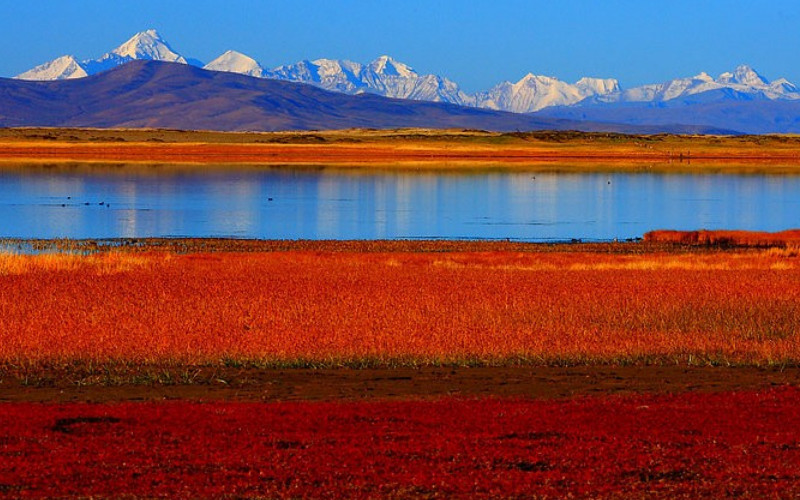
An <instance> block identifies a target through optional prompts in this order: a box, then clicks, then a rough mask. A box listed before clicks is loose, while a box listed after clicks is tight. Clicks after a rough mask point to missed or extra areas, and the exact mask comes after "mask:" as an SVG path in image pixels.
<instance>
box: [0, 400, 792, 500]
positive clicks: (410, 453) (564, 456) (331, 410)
mask: <svg viewBox="0 0 800 500" xmlns="http://www.w3.org/2000/svg"><path fill="white" fill-rule="evenodd" d="M123 492H124V494H126V495H134V496H140V497H155V496H166V497H185V498H188V497H192V498H194V497H203V496H204V497H208V496H213V497H218V496H223V495H227V496H236V497H238V496H265V497H315V498H367V497H376V496H379V497H409V496H412V497H441V498H453V497H457V498H472V497H525V498H529V497H535V496H544V497H552V498H564V497H568V496H570V495H575V496H579V497H592V498H619V497H626V498H629V497H635V498H640V497H648V498H650V497H669V498H675V497H684V498H696V497H702V496H705V497H715V498H717V497H722V496H740V497H746V498H765V497H779V496H780V497H787V498H788V497H797V495H800V391H798V390H797V389H794V388H778V389H772V390H769V391H762V392H752V391H751V392H740V393H716V394H708V393H683V394H680V395H640V396H625V397H621V396H607V397H604V398H585V397H583V398H578V399H574V400H550V401H534V400H507V399H506V400H502V399H501V400H498V399H480V400H461V399H452V398H445V399H441V400H437V401H398V402H387V401H373V402H349V403H343V402H287V403H268V404H265V403H230V402H228V403H219V402H217V403H191V402H185V401H181V402H162V403H118V404H65V405H61V404H36V403H10V404H5V405H0V496H5V497H9V498H11V497H14V498H16V497H40V496H58V497H61V496H100V497H105V496H117V495H119V494H121V493H123Z"/></svg>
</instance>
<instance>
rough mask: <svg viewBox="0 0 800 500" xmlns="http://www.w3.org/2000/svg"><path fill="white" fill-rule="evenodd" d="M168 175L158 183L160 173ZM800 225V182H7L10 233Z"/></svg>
mask: <svg viewBox="0 0 800 500" xmlns="http://www.w3.org/2000/svg"><path fill="white" fill-rule="evenodd" d="M157 172H158V173H157ZM791 227H800V176H768V175H721V174H704V175H672V174H651V173H597V174H586V173H580V174H570V173H541V172H540V173H531V172H527V173H520V172H514V173H512V172H508V171H504V172H479V173H475V172H466V171H465V172H464V173H450V172H448V173H441V172H438V173H437V172H409V171H400V172H397V171H394V172H392V171H370V172H361V171H331V170H313V169H301V170H297V169H292V170H289V169H285V170H281V169H244V168H242V169H227V170H223V169H217V170H211V171H201V170H187V169H177V170H174V171H173V170H170V169H167V170H166V171H163V172H160V171H156V170H153V169H141V168H138V169H134V170H131V171H127V170H124V169H113V168H101V169H99V170H98V171H96V172H95V171H90V170H89V169H87V168H74V169H70V168H56V169H45V168H36V169H34V170H33V171H30V172H28V171H24V170H23V169H17V170H9V169H7V170H5V171H3V172H1V173H0V237H14V238H118V237H123V238H134V237H172V236H182V237H234V238H264V239H384V238H388V239H397V238H456V239H460V238H480V239H506V238H507V239H512V240H524V241H560V240H571V239H582V240H613V239H615V238H616V239H627V238H636V237H640V236H641V235H642V234H644V233H645V232H646V231H649V230H652V229H698V228H706V229H719V228H731V229H747V230H763V231H777V230H782V229H786V228H791Z"/></svg>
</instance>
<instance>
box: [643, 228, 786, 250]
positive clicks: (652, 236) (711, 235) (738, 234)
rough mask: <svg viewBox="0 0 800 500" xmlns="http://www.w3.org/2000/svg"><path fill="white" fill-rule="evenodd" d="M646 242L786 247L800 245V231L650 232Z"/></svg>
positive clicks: (645, 238)
mask: <svg viewBox="0 0 800 500" xmlns="http://www.w3.org/2000/svg"><path fill="white" fill-rule="evenodd" d="M644 241H646V242H649V243H677V244H680V245H707V246H740V247H786V246H795V245H800V229H790V230H788V231H781V232H778V233H765V232H758V231H706V230H701V231H663V230H662V231H650V232H649V233H645V235H644Z"/></svg>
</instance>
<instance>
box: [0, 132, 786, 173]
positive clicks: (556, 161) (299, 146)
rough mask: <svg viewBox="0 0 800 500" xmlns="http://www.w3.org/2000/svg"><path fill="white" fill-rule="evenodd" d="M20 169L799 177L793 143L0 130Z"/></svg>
mask: <svg viewBox="0 0 800 500" xmlns="http://www.w3.org/2000/svg"><path fill="white" fill-rule="evenodd" d="M25 162H30V163H34V164H35V163H39V164H41V163H53V164H59V163H70V162H72V163H75V162H94V163H132V164H161V163H170V164H199V165H213V164H219V165H224V164H245V165H256V166H289V165H291V166H302V165H307V166H322V165H324V166H327V167H331V166H333V167H364V166H368V167H370V168H386V167H392V168H396V167H401V168H402V167H405V168H416V169H419V168H423V169H428V168H432V169H448V168H472V169H475V168H520V169H526V168H527V169H532V170H580V169H584V168H588V169H593V170H604V171H607V170H652V171H658V172H661V171H664V172H673V171H674V172H693V171H704V172H705V171H732V172H754V173H755V172H759V173H762V172H769V173H772V172H774V173H792V172H798V171H800V137H796V136H724V137H723V136H675V135H669V134H661V135H650V136H640V135H621V134H613V133H581V132H550V131H547V132H526V133H521V132H516V133H495V132H483V131H472V130H445V131H442V130H425V129H408V130H345V131H324V132H318V131H315V132H269V133H231V132H207V131H206V132H204V131H195V132H187V131H177V130H100V129H2V130H0V165H4V164H5V167H6V168H13V167H18V166H19V165H20V163H25Z"/></svg>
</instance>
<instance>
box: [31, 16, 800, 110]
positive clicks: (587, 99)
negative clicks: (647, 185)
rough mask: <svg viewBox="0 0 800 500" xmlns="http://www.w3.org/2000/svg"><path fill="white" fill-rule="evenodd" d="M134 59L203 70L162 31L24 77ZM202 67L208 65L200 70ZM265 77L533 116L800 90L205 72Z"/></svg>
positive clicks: (258, 70)
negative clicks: (480, 85) (563, 109)
mask: <svg viewBox="0 0 800 500" xmlns="http://www.w3.org/2000/svg"><path fill="white" fill-rule="evenodd" d="M135 59H151V60H157V61H167V62H178V63H183V64H187V63H191V64H197V63H198V61H196V60H193V59H187V58H185V57H183V56H182V55H180V54H178V53H177V52H175V51H174V50H173V49H172V48H171V47H170V46H169V44H168V43H167V42H166V41H165V40H164V39H163V38H162V37H161V36H160V35H159V34H158V32H157V31H155V30H152V29H151V30H147V31H143V32H141V33H137V34H136V35H134V36H133V37H131V38H130V39H129V40H127V41H126V42H125V43H123V44H122V45H120V46H119V47H117V48H116V49H114V50H112V51H111V52H108V53H106V54H104V55H103V56H101V57H99V58H97V59H88V60H84V61H78V60H76V59H75V58H74V57H72V56H62V57H59V58H58V59H54V60H52V61H50V62H47V63H44V64H42V65H39V66H36V67H35V68H33V69H31V70H29V71H26V72H24V73H22V74H20V75H18V76H17V78H20V79H26V80H59V79H65V78H81V77H84V76H88V75H93V74H96V73H99V72H101V71H105V70H107V69H111V68H113V67H115V66H119V65H122V64H125V63H127V62H129V61H132V60H135ZM199 65H202V63H199ZM204 68H205V69H208V70H213V71H227V72H232V73H240V74H243V75H248V76H254V77H259V78H275V79H279V80H289V81H293V82H300V83H307V84H311V85H315V86H317V87H320V88H323V89H327V90H332V91H336V92H344V93H348V94H357V93H361V92H369V93H373V94H378V95H382V96H386V97H395V98H401V99H415V100H420V101H435V102H448V103H453V104H459V105H465V106H475V107H481V108H489V109H495V110H502V111H513V112H517V113H530V112H535V111H538V110H541V109H544V108H548V107H552V106H583V105H591V104H594V103H600V104H613V103H617V102H633V103H636V102H666V101H671V100H673V99H678V98H685V97H689V96H693V95H697V94H703V93H705V92H710V91H722V92H716V93H714V94H704V96H703V99H705V98H707V97H709V96H714V97H713V98H714V99H754V98H765V99H769V100H797V99H800V90H798V88H797V87H796V86H795V85H794V84H793V83H791V82H789V81H788V80H786V79H784V78H779V79H777V80H774V81H772V82H770V81H768V80H767V79H766V78H764V77H763V76H761V75H759V74H758V73H757V72H756V71H755V70H754V69H752V68H751V67H749V66H744V65H742V66H739V67H737V68H736V69H735V70H734V71H732V72H726V73H722V74H721V75H719V77H717V78H716V79H714V78H712V77H711V76H709V75H708V74H707V73H700V74H698V75H696V76H692V77H688V78H676V79H674V80H669V81H667V82H663V83H656V84H648V85H642V86H639V87H634V88H630V89H625V90H623V89H621V88H620V86H619V82H618V81H617V80H615V79H613V78H607V79H601V78H588V77H585V78H581V79H580V80H578V81H577V82H575V83H568V82H564V81H561V80H559V79H557V78H554V77H550V76H541V75H534V74H532V73H529V74H527V75H525V77H523V78H522V79H521V80H519V81H518V82H516V83H512V82H503V83H500V84H498V85H495V86H494V87H492V88H491V89H489V90H486V91H482V92H477V93H475V94H468V93H466V92H464V91H462V90H461V89H460V88H459V86H458V84H457V83H455V82H453V81H452V80H449V79H447V78H445V77H443V76H439V75H435V74H426V75H421V74H419V73H417V72H416V71H415V70H414V68H412V67H411V66H409V65H407V64H405V63H402V62H400V61H397V60H395V59H393V58H392V57H390V56H388V55H383V56H380V57H378V58H377V59H375V60H374V61H371V62H369V63H367V64H361V63H357V62H353V61H347V60H336V59H316V60H313V61H309V60H304V61H300V62H297V63H294V64H289V65H284V66H279V67H277V68H275V69H273V70H269V69H266V68H265V67H264V66H262V65H261V64H259V63H258V61H256V60H255V59H253V58H252V57H249V56H247V55H245V54H242V53H240V52H236V51H232V50H229V51H227V52H225V53H224V54H222V55H220V56H219V57H217V58H216V59H214V60H213V61H211V62H210V63H208V64H206V65H205V66H204Z"/></svg>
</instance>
